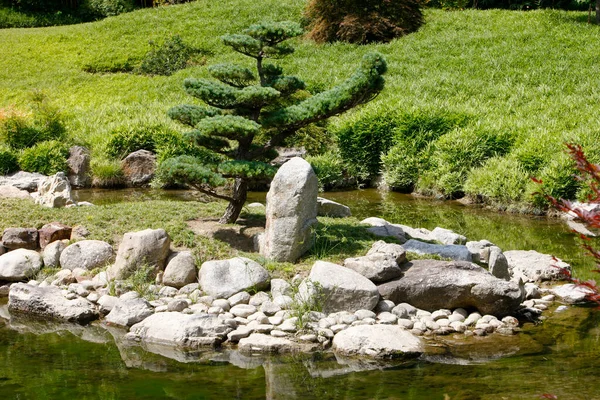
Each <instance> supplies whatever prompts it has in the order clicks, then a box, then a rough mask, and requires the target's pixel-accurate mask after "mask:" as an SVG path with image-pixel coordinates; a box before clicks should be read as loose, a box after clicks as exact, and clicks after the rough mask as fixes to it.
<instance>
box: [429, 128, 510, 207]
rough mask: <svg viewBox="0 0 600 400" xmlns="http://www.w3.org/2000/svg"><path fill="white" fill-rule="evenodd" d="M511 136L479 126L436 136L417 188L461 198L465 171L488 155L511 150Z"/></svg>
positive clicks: (479, 164)
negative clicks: (426, 166)
mask: <svg viewBox="0 0 600 400" xmlns="http://www.w3.org/2000/svg"><path fill="white" fill-rule="evenodd" d="M512 143H513V138H512V135H510V134H508V133H495V132H491V131H487V130H484V129H481V128H476V127H475V128H469V129H456V130H454V131H452V132H450V133H448V134H446V135H444V136H442V137H441V138H440V139H438V140H437V141H436V142H435V143H434V148H433V151H432V154H431V158H430V159H429V162H430V164H429V166H428V170H427V171H426V172H425V173H424V174H423V175H422V178H421V180H420V181H419V184H418V186H419V191H421V192H423V193H428V194H437V195H442V196H444V197H460V196H462V194H463V184H464V181H465V179H466V176H467V174H468V172H469V171H470V170H471V169H472V168H476V167H479V166H481V165H482V164H483V162H484V161H485V160H487V159H488V158H491V157H495V156H499V155H503V154H505V153H506V152H508V151H509V150H510V147H511V145H512Z"/></svg>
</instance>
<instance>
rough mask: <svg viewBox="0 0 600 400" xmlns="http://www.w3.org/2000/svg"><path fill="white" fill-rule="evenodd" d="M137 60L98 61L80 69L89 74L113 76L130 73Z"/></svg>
mask: <svg viewBox="0 0 600 400" xmlns="http://www.w3.org/2000/svg"><path fill="white" fill-rule="evenodd" d="M137 63H138V61H137V60H135V59H132V58H127V59H125V60H107V59H104V58H103V59H100V60H96V61H93V62H90V63H88V64H85V65H84V66H83V67H82V69H83V71H84V72H88V73H90V74H115V73H119V72H132V71H133V70H134V69H135V66H136V64H137Z"/></svg>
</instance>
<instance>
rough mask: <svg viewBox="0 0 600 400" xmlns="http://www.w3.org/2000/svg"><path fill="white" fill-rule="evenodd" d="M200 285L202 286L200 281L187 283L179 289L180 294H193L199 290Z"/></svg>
mask: <svg viewBox="0 0 600 400" xmlns="http://www.w3.org/2000/svg"><path fill="white" fill-rule="evenodd" d="M199 287H200V284H199V283H198V282H194V283H188V284H187V285H185V286H184V287H182V288H181V289H179V294H183V295H189V294H192V293H194V292H195V291H196V290H198V288H199Z"/></svg>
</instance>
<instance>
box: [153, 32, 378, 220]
mask: <svg viewBox="0 0 600 400" xmlns="http://www.w3.org/2000/svg"><path fill="white" fill-rule="evenodd" d="M302 33H303V32H302V28H301V27H300V25H299V24H297V23H295V22H289V21H284V22H263V23H260V24H256V25H252V26H250V27H249V28H247V29H246V30H244V31H243V32H242V33H241V34H230V35H226V36H224V37H222V40H223V42H224V43H225V45H227V46H229V47H231V48H233V50H234V51H236V52H238V53H241V54H243V55H245V56H247V57H250V58H252V59H254V60H255V66H256V68H255V70H254V71H253V70H251V69H249V68H246V67H244V66H241V65H235V64H217V65H213V66H211V67H209V68H208V71H209V72H210V74H211V75H212V77H213V78H215V80H209V79H194V78H189V79H186V80H185V81H184V85H183V86H184V89H185V91H186V92H187V93H188V94H189V95H191V96H193V97H195V98H197V99H200V100H202V102H203V103H204V105H202V106H198V105H179V106H176V107H173V108H172V109H171V110H169V112H168V114H169V116H170V117H171V118H172V119H174V120H175V121H178V122H180V123H182V124H184V125H187V126H189V127H192V128H193V130H191V131H189V132H187V133H186V138H187V139H188V140H190V141H191V142H192V143H193V144H194V145H196V146H200V147H202V148H204V149H206V150H208V151H210V152H212V153H213V154H215V156H218V157H215V159H219V160H221V161H220V162H215V163H213V164H207V163H206V162H204V161H202V160H199V159H196V158H194V157H192V156H190V155H184V156H179V157H176V158H170V159H167V160H165V161H164V162H163V163H162V165H161V167H160V171H159V174H160V176H161V177H162V178H163V179H166V180H170V181H173V182H176V183H180V184H186V185H188V186H191V187H193V188H195V189H197V190H198V191H200V192H202V193H205V194H208V195H210V196H213V197H216V198H219V199H223V200H227V201H229V206H228V207H227V209H226V211H225V213H224V214H223V216H222V217H221V219H220V222H221V223H234V222H235V221H236V220H237V218H238V216H239V214H240V211H241V210H242V207H243V205H244V203H245V201H246V196H247V190H248V186H249V184H250V183H252V182H254V181H258V180H265V179H271V178H272V177H273V175H274V173H275V168H274V167H272V166H271V165H270V164H269V162H270V161H271V160H272V159H273V158H275V157H276V156H277V154H276V152H275V151H274V148H275V147H276V146H280V145H282V144H284V143H285V141H286V139H288V138H290V137H292V136H293V135H295V134H296V133H297V132H298V130H299V129H301V128H304V127H306V126H308V125H310V124H312V123H315V122H319V121H323V120H325V119H327V118H329V117H332V116H334V115H338V114H340V113H343V112H344V111H347V110H349V109H351V108H354V107H356V106H358V105H360V104H364V103H366V102H368V101H370V100H372V99H373V98H375V97H376V96H377V94H378V93H379V92H380V91H381V90H382V89H383V85H384V80H383V77H382V75H383V74H384V73H385V72H386V68H387V66H386V62H385V59H384V58H383V56H382V55H381V54H378V53H370V54H367V55H366V56H365V57H364V58H363V60H362V62H361V64H360V66H359V67H358V69H357V70H356V72H355V73H354V74H353V75H352V76H351V77H350V78H348V79H347V80H346V81H344V82H342V83H341V84H340V85H338V86H336V87H334V88H332V89H330V90H327V91H324V92H321V93H319V94H317V95H315V96H310V94H309V93H306V92H305V86H306V85H305V83H304V82H303V81H302V80H301V79H300V78H298V77H295V76H288V75H284V73H283V69H282V68H281V67H279V66H277V65H275V64H272V63H267V62H266V61H267V60H269V59H270V60H276V59H280V58H283V57H285V56H287V55H289V54H292V53H293V52H294V48H293V47H292V46H291V45H289V44H288V43H286V41H287V40H288V39H291V38H294V37H297V36H299V35H301V34H302ZM300 92H302V93H300ZM226 183H229V184H230V186H231V190H230V193H225V192H224V191H223V190H220V189H219V187H220V186H223V185H224V184H226Z"/></svg>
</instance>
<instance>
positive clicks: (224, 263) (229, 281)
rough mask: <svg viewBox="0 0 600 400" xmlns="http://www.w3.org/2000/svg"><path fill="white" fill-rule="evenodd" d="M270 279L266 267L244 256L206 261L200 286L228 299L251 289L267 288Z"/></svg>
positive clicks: (207, 291) (212, 294)
mask: <svg viewBox="0 0 600 400" xmlns="http://www.w3.org/2000/svg"><path fill="white" fill-rule="evenodd" d="M270 279H271V278H270V276H269V273H268V272H267V270H266V269H264V268H263V267H262V266H261V265H260V264H258V263H257V262H255V261H252V260H250V259H248V258H244V257H235V258H232V259H229V260H214V261H206V262H205V263H204V264H202V266H201V267H200V272H199V281H200V287H201V288H202V290H203V291H204V292H206V293H207V294H209V295H210V296H213V297H214V298H217V299H219V298H222V299H226V298H228V297H231V296H233V295H234V294H236V293H238V292H243V291H246V290H249V289H253V290H262V289H266V288H267V287H268V286H269V281H270Z"/></svg>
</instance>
